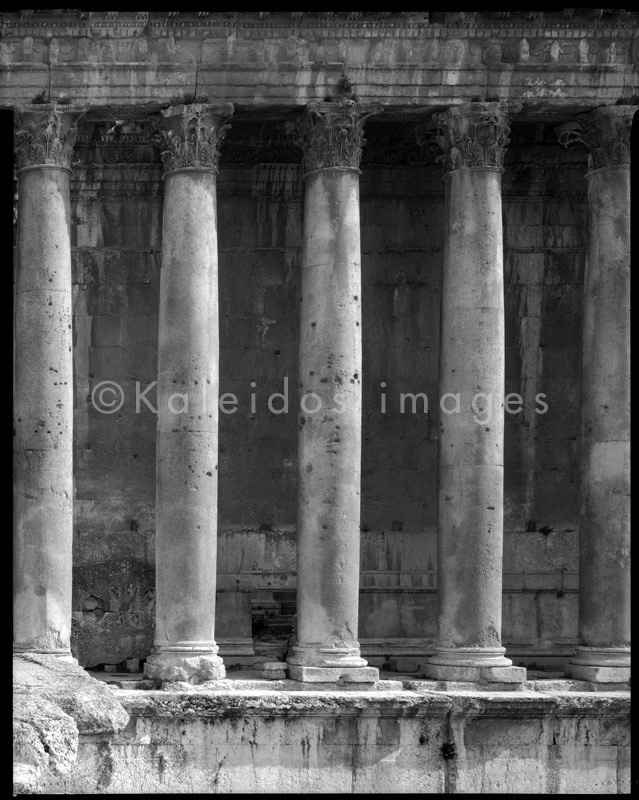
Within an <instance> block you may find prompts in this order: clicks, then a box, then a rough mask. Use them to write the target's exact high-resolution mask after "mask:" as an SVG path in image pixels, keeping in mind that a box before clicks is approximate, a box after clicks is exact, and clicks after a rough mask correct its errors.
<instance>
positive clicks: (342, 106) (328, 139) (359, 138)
mask: <svg viewBox="0 0 639 800" xmlns="http://www.w3.org/2000/svg"><path fill="white" fill-rule="evenodd" d="M382 110H383V108H382V105H381V103H358V102H357V101H355V100H352V99H350V98H348V97H342V98H340V99H339V100H335V101H327V102H314V103H309V104H308V105H307V106H306V108H305V109H304V113H303V115H302V118H301V119H300V120H299V121H298V122H297V125H296V128H297V132H298V139H297V144H298V145H299V146H300V147H301V148H302V152H303V158H302V169H303V171H304V173H307V172H312V171H313V170H316V169H326V168H328V167H349V168H351V169H359V164H360V160H361V157H362V146H363V145H364V144H365V142H366V139H364V135H363V130H364V123H365V122H366V120H367V119H368V118H369V117H370V116H372V115H373V114H379V113H380V112H381V111H382Z"/></svg>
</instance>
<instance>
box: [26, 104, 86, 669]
mask: <svg viewBox="0 0 639 800" xmlns="http://www.w3.org/2000/svg"><path fill="white" fill-rule="evenodd" d="M87 108H88V106H76V105H26V106H23V107H22V108H21V109H20V110H19V111H16V125H17V132H16V157H17V169H18V195H19V199H18V246H17V276H16V294H15V368H14V417H15V422H14V426H15V438H14V594H15V603H14V627H13V633H14V650H15V651H16V652H36V653H50V654H56V655H61V656H65V657H67V658H71V650H70V635H71V576H72V563H73V561H72V545H73V354H72V346H73V338H72V329H71V324H72V289H71V244H70V239H69V216H70V210H69V176H70V175H71V161H72V156H73V145H74V142H75V137H76V125H77V122H78V120H79V119H80V117H81V116H82V115H83V114H84V112H85V111H86V110H87Z"/></svg>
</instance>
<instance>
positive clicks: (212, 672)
mask: <svg viewBox="0 0 639 800" xmlns="http://www.w3.org/2000/svg"><path fill="white" fill-rule="evenodd" d="M216 652H217V647H216V648H215V650H213V651H211V650H207V651H200V652H198V651H197V650H195V649H193V650H166V649H164V648H161V649H160V650H159V652H157V653H154V654H153V655H150V656H149V657H148V658H147V660H146V663H145V665H144V677H145V678H146V679H148V680H152V681H161V682H164V681H184V682H186V683H193V684H198V683H202V682H203V681H215V680H220V679H221V678H225V677H226V669H225V668H224V662H223V661H222V659H221V658H220V657H219V656H218V655H216Z"/></svg>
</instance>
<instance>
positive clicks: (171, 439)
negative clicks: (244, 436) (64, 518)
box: [146, 105, 232, 683]
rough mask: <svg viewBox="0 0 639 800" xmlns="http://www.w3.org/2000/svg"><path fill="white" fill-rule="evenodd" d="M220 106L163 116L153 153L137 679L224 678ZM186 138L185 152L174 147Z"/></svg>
mask: <svg viewBox="0 0 639 800" xmlns="http://www.w3.org/2000/svg"><path fill="white" fill-rule="evenodd" d="M230 111H231V112H232V107H231V108H230V110H229V109H226V108H222V109H217V108H215V107H213V108H209V107H207V106H200V105H197V106H190V107H189V106H187V107H183V106H181V107H177V108H176V109H168V111H167V112H165V114H166V116H167V117H168V118H169V120H170V121H171V122H172V123H173V126H174V127H172V129H171V131H170V132H169V133H168V134H167V140H168V144H169V149H168V150H167V151H165V153H164V154H163V156H164V161H165V167H166V168H167V171H166V173H165V191H164V217H163V225H162V274H161V282H160V314H159V343H158V390H157V403H158V429H157V474H156V583H157V592H156V636H155V645H156V652H155V654H154V655H152V656H150V657H149V659H148V660H147V666H146V673H147V675H148V676H149V677H151V678H153V679H159V680H189V681H191V682H194V683H197V682H199V681H200V680H206V679H213V678H221V677H224V666H223V664H222V660H221V658H220V657H219V656H217V655H216V654H217V651H218V647H217V645H216V643H215V590H216V558H217V478H218V473H217V465H218V390H219V316H218V257H217V211H216V177H215V172H216V169H215V167H216V165H217V149H216V148H217V146H218V144H219V140H220V138H221V135H220V131H223V130H224V128H223V125H222V120H223V119H224V118H226V117H228V116H230ZM203 132H205V133H206V138H203V137H204V133H203ZM212 138H213V139H214V141H211V139H212ZM185 143H186V145H185ZM189 144H190V145H191V149H192V150H193V152H192V153H191V157H187V156H185V150H184V148H185V147H187V149H188V146H189ZM207 146H209V147H208V150H209V152H208V156H205V152H204V151H205V150H206V149H207ZM211 148H212V149H211ZM198 151H199V152H198Z"/></svg>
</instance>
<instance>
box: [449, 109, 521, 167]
mask: <svg viewBox="0 0 639 800" xmlns="http://www.w3.org/2000/svg"><path fill="white" fill-rule="evenodd" d="M520 111H521V104H520V103H515V102H493V103H465V104H464V105H461V106H453V107H451V108H449V109H448V110H447V111H445V112H444V113H441V114H433V121H434V123H435V124H436V126H437V134H436V137H435V138H436V139H437V143H438V144H439V146H440V147H441V148H442V150H443V151H444V153H443V155H441V156H439V158H438V161H441V162H443V163H444V165H445V168H446V171H447V172H448V171H450V170H454V169H459V168H460V167H496V168H498V169H502V168H503V166H504V154H505V152H506V147H507V146H508V142H509V141H510V139H509V135H510V120H511V117H513V116H515V115H516V114H518V113H519V112H520Z"/></svg>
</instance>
